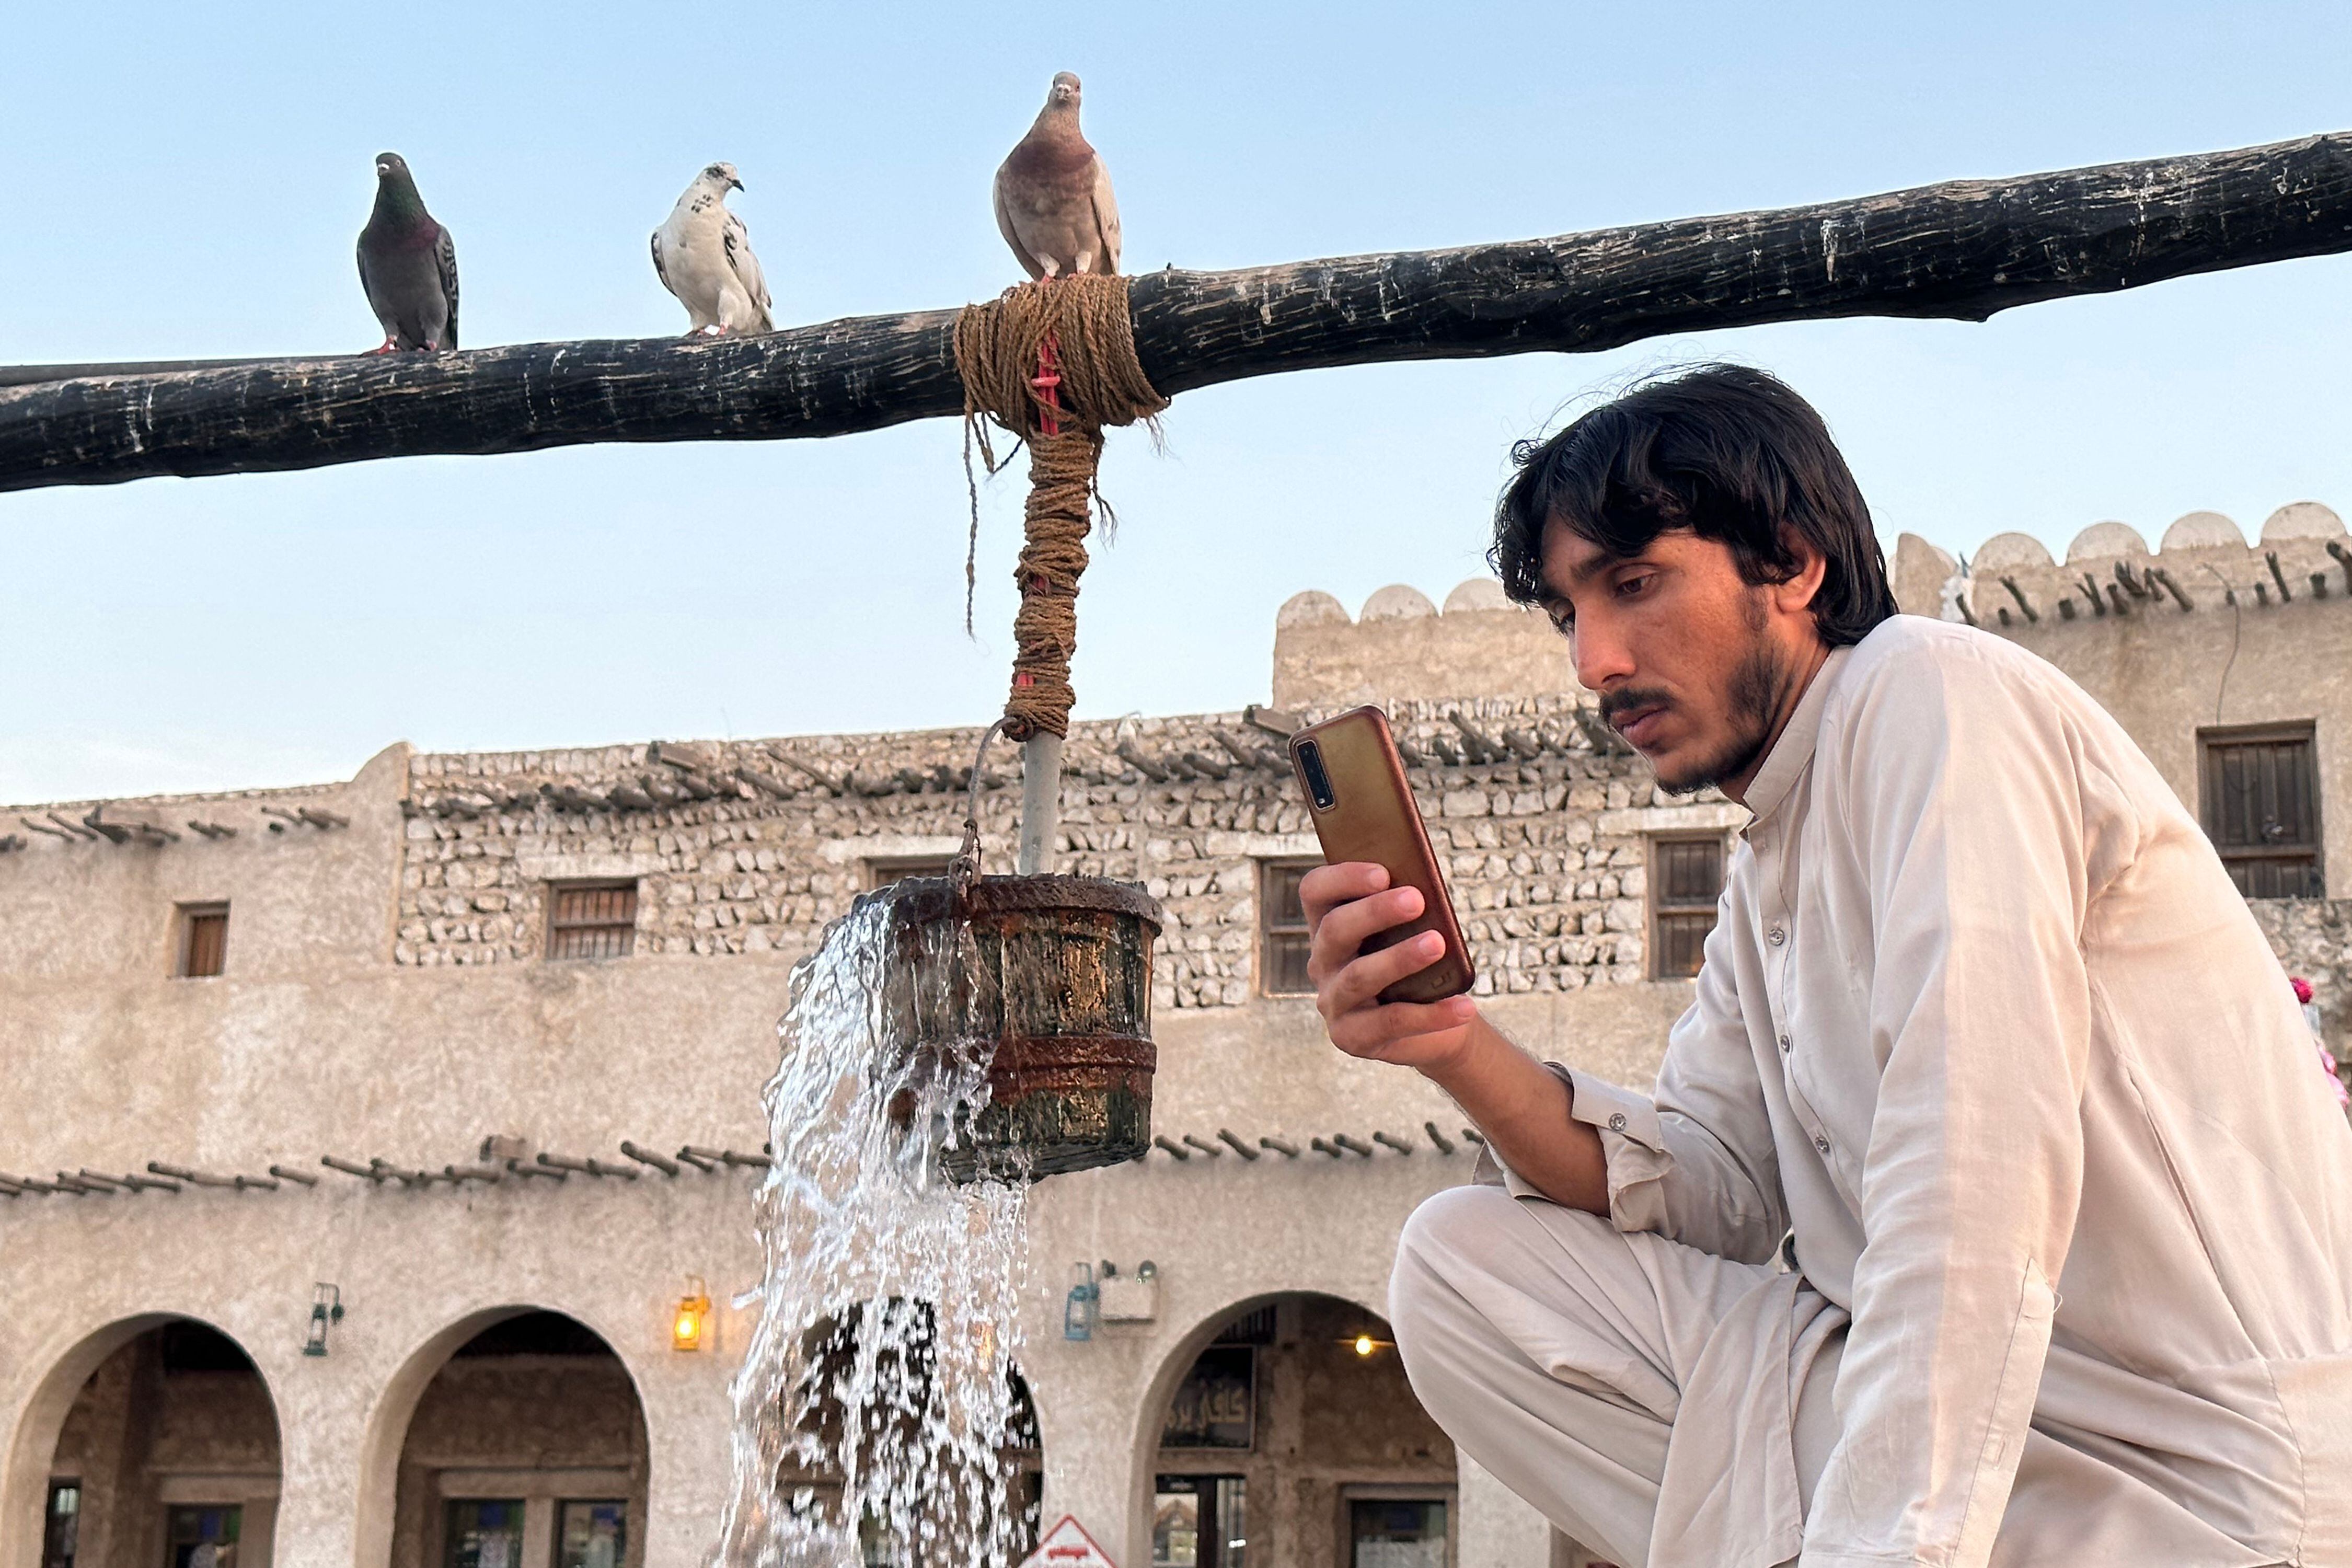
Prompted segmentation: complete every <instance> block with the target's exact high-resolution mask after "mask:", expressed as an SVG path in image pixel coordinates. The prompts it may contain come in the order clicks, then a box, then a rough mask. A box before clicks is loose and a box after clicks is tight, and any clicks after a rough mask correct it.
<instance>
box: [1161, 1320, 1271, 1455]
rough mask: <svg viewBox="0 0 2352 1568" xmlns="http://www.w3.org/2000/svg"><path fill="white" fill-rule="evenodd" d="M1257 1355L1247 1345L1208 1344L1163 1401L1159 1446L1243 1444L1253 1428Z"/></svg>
mask: <svg viewBox="0 0 2352 1568" xmlns="http://www.w3.org/2000/svg"><path fill="white" fill-rule="evenodd" d="M1256 1368H1257V1362H1256V1355H1255V1352H1253V1351H1252V1350H1251V1349H1250V1347H1249V1346H1247V1345H1211V1346H1210V1347H1209V1348H1208V1349H1207V1350H1204V1351H1202V1352H1201V1359H1200V1360H1198V1361H1196V1362H1194V1363H1192V1371H1191V1372H1189V1373H1185V1374H1184V1381H1183V1382H1182V1383H1181V1384H1177V1387H1176V1394H1175V1396H1174V1397H1173V1398H1172V1399H1171V1400H1170V1401H1169V1403H1168V1424H1167V1426H1165V1427H1164V1428H1162V1429H1161V1431H1160V1447H1163V1448H1246V1447H1250V1443H1251V1438H1252V1436H1253V1435H1254V1432H1255V1425H1256V1424H1255V1421H1254V1420H1253V1419H1252V1417H1253V1416H1254V1415H1255V1409H1256V1403H1257V1401H1256V1382H1257V1379H1256V1376H1255V1373H1256Z"/></svg>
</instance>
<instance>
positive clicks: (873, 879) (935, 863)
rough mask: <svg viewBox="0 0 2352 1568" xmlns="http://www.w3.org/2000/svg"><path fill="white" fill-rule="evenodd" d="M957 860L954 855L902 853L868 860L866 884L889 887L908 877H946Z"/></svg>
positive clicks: (874, 886)
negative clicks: (891, 856)
mask: <svg viewBox="0 0 2352 1568" xmlns="http://www.w3.org/2000/svg"><path fill="white" fill-rule="evenodd" d="M954 861H955V857H954V856H952V855H901V856H898V857H896V858H889V859H881V860H868V861H867V862H866V887H867V888H868V889H873V888H887V887H888V886H889V885H890V884H891V883H893V882H897V881H901V880H904V879H906V878H908V877H944V876H946V875H947V874H948V868H949V867H950V865H952V864H953V863H954Z"/></svg>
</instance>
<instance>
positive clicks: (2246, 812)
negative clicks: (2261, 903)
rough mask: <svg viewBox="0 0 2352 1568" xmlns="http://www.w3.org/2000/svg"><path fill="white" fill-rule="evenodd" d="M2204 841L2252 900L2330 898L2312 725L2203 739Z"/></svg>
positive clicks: (2201, 735)
mask: <svg viewBox="0 0 2352 1568" xmlns="http://www.w3.org/2000/svg"><path fill="white" fill-rule="evenodd" d="M2197 749H2198V752H2199V762H2200V767H2199V770H2198V772H2199V774H2200V778H2199V784H2200V795H2201V796H2202V802H2201V804H2202V805H2203V809H2204V817H2205V836H2206V837H2209V838H2210V839H2211V840H2212V841H2213V847H2214V848H2215V849H2217V850H2219V851H2220V852H2221V864H2222V865H2224V866H2226V867H2228V868H2229V871H2230V880H2231V881H2232V882H2235V883H2236V884H2237V885H2238V891H2240V892H2241V893H2243V894H2244V895H2245V896H2246V897H2247V898H2250V899H2317V898H2324V897H2326V891H2325V889H2323V887H2322V886H2321V882H2320V874H2319V776H2318V767H2317V761H2316V757H2315V752H2314V748H2313V745H2312V727H2311V726H2310V725H2309V724H2267V725H2263V726H2261V727H2259V728H2250V729H2238V730H2200V731H2198V734H2197Z"/></svg>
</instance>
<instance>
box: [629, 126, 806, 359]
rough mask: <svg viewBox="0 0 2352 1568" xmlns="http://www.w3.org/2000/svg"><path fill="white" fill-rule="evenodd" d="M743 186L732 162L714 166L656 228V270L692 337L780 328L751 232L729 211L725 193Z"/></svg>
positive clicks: (697, 181)
mask: <svg viewBox="0 0 2352 1568" xmlns="http://www.w3.org/2000/svg"><path fill="white" fill-rule="evenodd" d="M742 188H743V182H742V181H741V180H740V179H739V178H737V177H736V174H735V165H734V164H732V163H713V164H711V165H710V166H709V168H707V169H705V170H703V171H702V173H700V174H697V175H695V176H694V183H693V184H690V185H688V186H687V187H686V194H685V195H682V196H680V197H678V198H677V205H676V206H674V207H672V208H670V210H669V219H668V221H667V222H666V223H664V224H663V225H662V226H661V227H659V228H657V229H656V230H654V271H655V272H656V274H658V275H659V276H660V278H661V280H662V287H663V288H665V289H668V290H669V291H670V292H671V293H673V294H675V295H677V302H678V303H679V304H681V305H683V306H685V307H686V314H687V319H688V321H691V322H692V323H693V324H692V325H691V326H690V327H689V328H688V331H687V336H688V337H693V336H696V335H697V334H701V335H704V336H708V337H714V338H715V337H719V336H722V335H724V336H733V335H735V334H738V333H741V332H772V331H775V330H776V325H775V322H774V321H773V320H772V318H771V317H770V315H769V302H768V280H767V279H766V278H764V277H763V276H761V272H760V258H758V257H756V256H753V255H752V254H751V234H750V232H749V231H748V230H746V229H745V228H744V226H743V220H742V219H741V218H740V217H737V216H735V215H734V214H733V213H731V212H730V211H728V210H727V193H728V192H729V191H730V190H736V191H740V190H741V189H742Z"/></svg>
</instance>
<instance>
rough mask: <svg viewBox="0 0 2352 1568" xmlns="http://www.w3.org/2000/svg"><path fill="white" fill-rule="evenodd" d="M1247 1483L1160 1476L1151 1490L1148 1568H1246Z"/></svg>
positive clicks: (1238, 1479) (1239, 1479)
mask: <svg viewBox="0 0 2352 1568" xmlns="http://www.w3.org/2000/svg"><path fill="white" fill-rule="evenodd" d="M1248 1563H1249V1482H1248V1479H1246V1478H1244V1477H1242V1476H1161V1477H1160V1479H1159V1480H1158V1481H1157V1482H1156V1483H1155V1485H1154V1488H1153V1496H1152V1506H1151V1568H1248Z"/></svg>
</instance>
